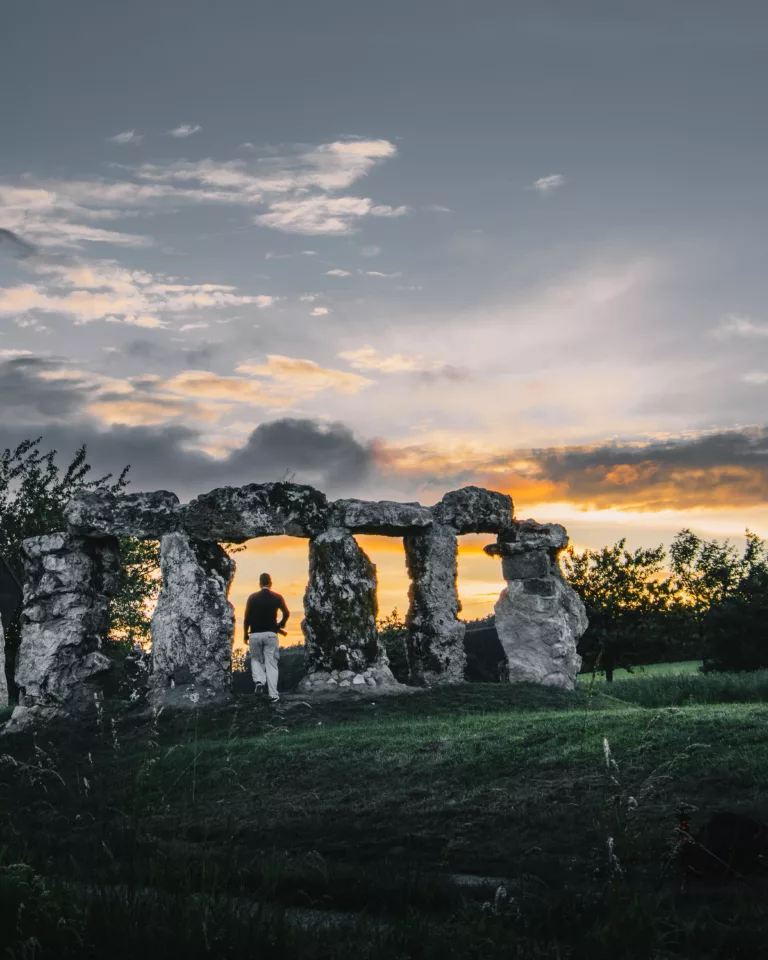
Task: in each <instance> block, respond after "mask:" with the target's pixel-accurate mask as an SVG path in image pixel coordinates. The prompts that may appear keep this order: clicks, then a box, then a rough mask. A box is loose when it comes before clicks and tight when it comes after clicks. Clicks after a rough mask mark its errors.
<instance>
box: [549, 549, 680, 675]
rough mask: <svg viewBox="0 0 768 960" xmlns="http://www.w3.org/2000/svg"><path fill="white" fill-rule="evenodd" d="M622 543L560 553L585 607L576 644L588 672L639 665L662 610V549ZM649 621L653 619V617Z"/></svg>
mask: <svg viewBox="0 0 768 960" xmlns="http://www.w3.org/2000/svg"><path fill="white" fill-rule="evenodd" d="M626 542H627V541H626V539H622V540H619V541H618V543H616V544H614V546H612V547H603V548H602V549H601V550H585V551H584V552H583V553H577V552H576V551H575V550H573V548H569V549H568V550H567V551H566V552H565V553H564V554H563V555H562V562H563V574H564V576H565V578H566V580H567V581H568V582H569V583H570V585H571V586H572V587H573V588H574V589H575V590H576V592H577V593H578V594H579V596H580V597H581V599H582V601H583V602H584V605H585V607H586V608H587V617H588V618H589V627H588V629H587V632H586V633H585V634H584V636H583V637H582V639H581V643H580V644H579V652H580V654H581V656H582V658H583V659H584V662H585V664H586V665H587V667H588V668H591V669H593V670H594V669H597V668H598V666H600V667H602V668H603V669H604V670H605V676H606V680H609V681H610V680H613V671H614V670H615V669H616V667H620V666H624V667H631V666H632V665H633V664H637V663H642V662H643V661H644V657H643V647H644V646H647V645H648V643H649V642H650V641H651V639H652V637H653V633H654V628H656V627H657V625H658V622H659V617H660V615H661V614H662V613H663V612H665V611H666V610H668V608H669V605H670V600H671V592H670V582H669V579H668V578H664V577H663V575H662V574H663V569H664V559H665V557H666V551H665V550H664V547H663V546H659V547H653V548H650V549H642V548H639V549H637V550H635V551H634V552H633V553H632V552H630V551H629V550H627V549H625V547H626ZM654 618H655V619H654Z"/></svg>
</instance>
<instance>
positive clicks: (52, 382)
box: [0, 351, 98, 423]
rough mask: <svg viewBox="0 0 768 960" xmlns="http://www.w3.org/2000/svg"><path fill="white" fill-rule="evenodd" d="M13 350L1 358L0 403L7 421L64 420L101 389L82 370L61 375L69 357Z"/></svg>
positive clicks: (80, 408)
mask: <svg viewBox="0 0 768 960" xmlns="http://www.w3.org/2000/svg"><path fill="white" fill-rule="evenodd" d="M13 353H15V351H12V352H11V353H10V354H7V355H6V356H4V357H3V359H2V361H0V406H1V407H2V410H3V419H4V421H5V422H6V423H13V422H16V421H18V422H20V423H30V422H31V423H34V422H35V421H40V420H47V421H53V422H59V421H62V422H65V421H67V420H68V419H69V418H70V417H71V416H72V415H73V414H74V413H76V412H77V411H79V410H82V408H83V406H84V404H86V403H87V402H88V401H89V400H90V399H91V398H92V397H93V396H94V395H95V393H96V392H97V391H98V386H97V385H96V384H95V383H93V382H89V381H88V379H87V378H86V377H85V376H83V375H81V374H77V375H74V376H73V375H72V372H71V371H67V372H66V373H64V374H63V375H62V373H63V365H64V364H65V363H66V361H64V360H61V359H60V358H48V357H39V356H33V355H32V354H29V353H25V354H23V355H22V354H21V353H19V354H17V355H16V356H13V355H12V354H13Z"/></svg>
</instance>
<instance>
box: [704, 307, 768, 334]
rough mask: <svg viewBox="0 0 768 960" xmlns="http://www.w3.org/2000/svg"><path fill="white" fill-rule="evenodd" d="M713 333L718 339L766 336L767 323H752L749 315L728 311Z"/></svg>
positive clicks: (767, 331)
mask: <svg viewBox="0 0 768 960" xmlns="http://www.w3.org/2000/svg"><path fill="white" fill-rule="evenodd" d="M713 334H714V336H715V337H716V338H717V339H718V340H726V339H728V338H729V337H768V324H766V323H754V321H752V320H750V319H749V317H743V316H741V315H740V314H737V313H728V314H726V315H725V316H724V317H723V319H722V320H721V321H720V324H719V325H718V326H717V327H716V328H715V330H714V331H713Z"/></svg>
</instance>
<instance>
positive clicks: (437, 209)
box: [424, 181, 538, 213]
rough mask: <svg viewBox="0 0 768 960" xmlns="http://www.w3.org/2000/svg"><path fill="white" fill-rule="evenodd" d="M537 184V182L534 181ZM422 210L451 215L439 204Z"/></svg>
mask: <svg viewBox="0 0 768 960" xmlns="http://www.w3.org/2000/svg"><path fill="white" fill-rule="evenodd" d="M536 182H537V183H538V181H536ZM424 209H425V210H426V211H427V213H453V210H451V208H450V207H443V206H441V205H440V204H439V203H429V204H427V206H426V207H424Z"/></svg>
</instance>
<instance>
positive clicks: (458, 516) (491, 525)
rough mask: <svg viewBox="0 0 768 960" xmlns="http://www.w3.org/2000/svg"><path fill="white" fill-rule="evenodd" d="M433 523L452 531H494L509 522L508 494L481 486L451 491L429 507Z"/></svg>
mask: <svg viewBox="0 0 768 960" xmlns="http://www.w3.org/2000/svg"><path fill="white" fill-rule="evenodd" d="M429 509H430V511H431V512H432V516H433V517H434V518H435V520H436V522H437V523H442V524H444V525H446V526H450V527H453V529H454V530H455V531H456V533H459V534H465V533H497V534H501V533H503V532H505V531H507V530H508V529H509V528H510V527H511V525H512V522H513V521H512V516H513V504H512V497H510V496H509V495H508V494H506V493H498V492H496V491H495V490H486V489H485V488H483V487H474V486H468V487H462V488H461V489H460V490H451V491H450V492H449V493H446V494H445V496H444V497H443V499H442V500H441V501H440V502H439V503H436V504H434V505H433V506H432V507H430V508H429Z"/></svg>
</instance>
